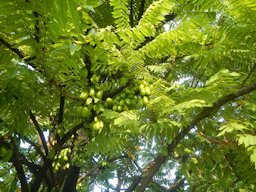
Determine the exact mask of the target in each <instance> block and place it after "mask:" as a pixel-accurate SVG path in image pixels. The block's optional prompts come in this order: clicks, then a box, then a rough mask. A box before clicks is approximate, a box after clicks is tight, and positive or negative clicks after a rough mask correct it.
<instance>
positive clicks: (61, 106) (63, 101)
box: [58, 95, 65, 125]
mask: <svg viewBox="0 0 256 192" xmlns="http://www.w3.org/2000/svg"><path fill="white" fill-rule="evenodd" d="M64 105H65V97H64V96H62V95H61V96H60V108H59V114H58V125H60V124H61V123H62V121H63V116H64Z"/></svg>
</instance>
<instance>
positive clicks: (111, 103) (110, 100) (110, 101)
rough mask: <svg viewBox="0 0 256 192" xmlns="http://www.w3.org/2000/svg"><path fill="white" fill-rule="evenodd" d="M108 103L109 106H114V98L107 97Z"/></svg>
mask: <svg viewBox="0 0 256 192" xmlns="http://www.w3.org/2000/svg"><path fill="white" fill-rule="evenodd" d="M106 104H107V106H108V107H111V106H113V100H112V99H111V98H107V99H106Z"/></svg>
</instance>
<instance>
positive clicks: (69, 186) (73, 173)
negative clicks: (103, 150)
mask: <svg viewBox="0 0 256 192" xmlns="http://www.w3.org/2000/svg"><path fill="white" fill-rule="evenodd" d="M79 171H80V168H79V167H77V166H74V165H72V166H71V167H70V168H69V171H68V174H67V178H66V180H65V183H64V188H63V192H76V191H77V190H76V184H77V180H78V177H79Z"/></svg>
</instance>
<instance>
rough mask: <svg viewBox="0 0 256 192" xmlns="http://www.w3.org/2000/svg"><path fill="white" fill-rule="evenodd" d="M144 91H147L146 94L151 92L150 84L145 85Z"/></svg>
mask: <svg viewBox="0 0 256 192" xmlns="http://www.w3.org/2000/svg"><path fill="white" fill-rule="evenodd" d="M144 91H145V95H150V94H151V91H150V88H149V87H148V86H146V87H145V89H144Z"/></svg>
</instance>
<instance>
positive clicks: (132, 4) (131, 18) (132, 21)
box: [129, 0, 134, 27]
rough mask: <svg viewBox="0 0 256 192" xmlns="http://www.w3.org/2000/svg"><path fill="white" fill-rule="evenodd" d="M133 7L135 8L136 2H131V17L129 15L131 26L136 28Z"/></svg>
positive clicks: (132, 0)
mask: <svg viewBox="0 0 256 192" xmlns="http://www.w3.org/2000/svg"><path fill="white" fill-rule="evenodd" d="M133 6H134V0H131V1H130V15H129V19H130V26H131V27H134V20H133Z"/></svg>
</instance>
